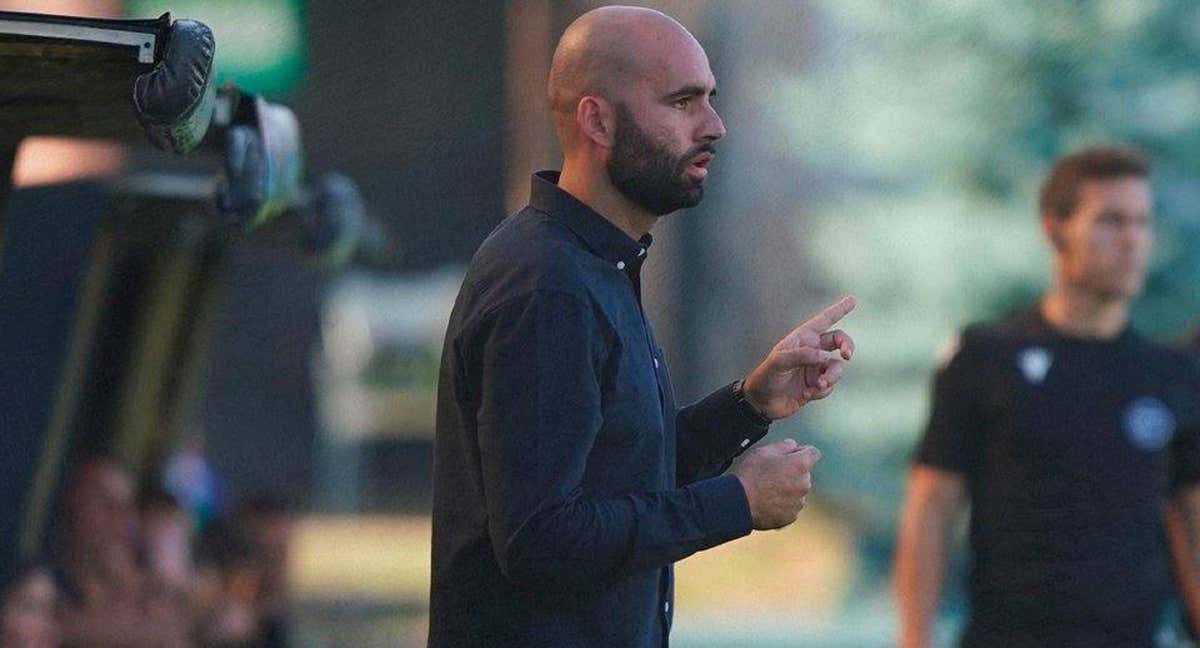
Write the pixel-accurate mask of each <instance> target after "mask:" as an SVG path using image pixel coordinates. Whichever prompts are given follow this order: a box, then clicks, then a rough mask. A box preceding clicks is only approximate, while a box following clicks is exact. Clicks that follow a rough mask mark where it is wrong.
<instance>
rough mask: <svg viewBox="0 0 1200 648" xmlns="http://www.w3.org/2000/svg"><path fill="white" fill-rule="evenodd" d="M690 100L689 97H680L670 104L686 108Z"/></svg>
mask: <svg viewBox="0 0 1200 648" xmlns="http://www.w3.org/2000/svg"><path fill="white" fill-rule="evenodd" d="M691 101H692V98H691V97H680V98H678V99H676V100H675V101H672V102H671V105H672V106H674V107H676V108H679V109H681V110H682V109H684V108H687V107H688V104H690V103H691Z"/></svg>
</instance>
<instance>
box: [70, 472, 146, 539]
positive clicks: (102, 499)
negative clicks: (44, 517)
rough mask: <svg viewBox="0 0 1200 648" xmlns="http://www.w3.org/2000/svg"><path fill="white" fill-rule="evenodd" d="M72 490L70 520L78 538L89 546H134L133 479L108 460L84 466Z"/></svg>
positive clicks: (73, 532) (73, 531)
mask: <svg viewBox="0 0 1200 648" xmlns="http://www.w3.org/2000/svg"><path fill="white" fill-rule="evenodd" d="M84 470H85V474H84V476H83V478H81V479H80V480H79V483H78V484H76V486H75V492H74V493H72V500H73V501H72V503H71V504H72V506H71V510H70V514H71V516H72V519H71V520H69V523H70V525H71V533H72V535H73V536H74V539H75V540H76V541H77V542H79V543H81V544H82V545H85V546H91V547H97V548H109V547H116V546H132V543H133V537H132V536H133V531H134V529H135V512H136V509H135V507H134V505H133V480H132V478H131V477H130V476H129V475H128V474H126V473H125V472H124V471H123V470H121V469H119V468H117V467H114V466H109V465H107V464H103V463H101V464H93V465H90V466H87V467H85V468H84Z"/></svg>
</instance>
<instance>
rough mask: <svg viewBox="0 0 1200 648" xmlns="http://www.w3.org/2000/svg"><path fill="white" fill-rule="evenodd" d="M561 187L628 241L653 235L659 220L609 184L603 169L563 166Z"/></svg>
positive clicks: (560, 180)
mask: <svg viewBox="0 0 1200 648" xmlns="http://www.w3.org/2000/svg"><path fill="white" fill-rule="evenodd" d="M558 187H559V189H562V190H563V191H565V192H567V193H569V194H571V195H572V196H575V198H576V199H577V200H579V202H582V203H583V204H585V205H587V206H588V207H591V208H592V211H595V212H596V213H597V214H600V215H601V216H603V217H604V218H605V219H607V220H608V221H609V222H611V223H612V224H613V225H616V226H617V227H618V228H620V230H621V231H622V232H625V234H626V235H627V236H629V238H631V239H633V240H635V241H636V240H638V239H640V238H642V237H643V236H645V235H646V234H649V233H650V229H651V228H652V227H654V223H655V222H657V221H658V217H657V216H655V215H654V214H651V213H650V212H647V211H646V210H644V209H642V208H641V207H638V206H637V205H635V204H634V203H632V202H630V201H629V199H628V198H626V197H625V196H624V195H623V194H622V193H621V192H619V191H617V189H616V187H613V186H612V183H611V182H609V181H608V178H607V176H605V175H604V170H603V169H585V168H581V166H580V165H573V164H571V162H570V161H567V162H564V163H563V169H562V174H561V175H559V178H558Z"/></svg>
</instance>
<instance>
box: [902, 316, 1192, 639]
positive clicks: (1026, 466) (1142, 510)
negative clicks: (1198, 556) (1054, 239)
mask: <svg viewBox="0 0 1200 648" xmlns="http://www.w3.org/2000/svg"><path fill="white" fill-rule="evenodd" d="M915 461H916V462H917V463H919V464H923V465H928V466H932V467H935V468H940V469H943V470H948V471H952V472H956V473H960V474H962V475H963V476H964V477H965V478H966V482H967V490H968V494H969V497H970V501H971V525H970V545H971V551H972V558H973V564H972V568H971V577H970V583H969V593H970V605H971V614H970V619H969V621H968V624H967V629H966V632H965V634H964V637H963V645H965V646H990V645H997V646H999V645H1003V646H1005V647H1011V646H1049V645H1054V646H1089V647H1090V646H1108V645H1113V646H1143V645H1144V646H1148V645H1151V636H1152V634H1153V631H1154V629H1155V626H1156V624H1157V621H1158V618H1159V615H1160V614H1161V610H1162V606H1163V603H1164V601H1165V598H1166V596H1167V595H1168V593H1169V587H1170V571H1169V560H1168V554H1167V548H1166V543H1165V536H1164V532H1163V514H1164V507H1165V504H1166V499H1167V497H1168V495H1169V494H1170V493H1171V492H1172V491H1173V490H1174V489H1176V488H1179V487H1181V486H1183V485H1187V484H1190V483H1193V482H1196V481H1198V480H1200V368H1198V367H1197V366H1196V364H1195V363H1194V362H1193V361H1192V360H1191V359H1190V358H1189V357H1187V356H1185V355H1183V354H1181V353H1177V352H1174V351H1171V350H1169V349H1166V348H1164V347H1161V346H1158V345H1155V344H1152V343H1150V342H1149V341H1147V340H1145V339H1144V338H1142V337H1141V336H1139V335H1138V334H1137V333H1135V332H1133V331H1131V330H1126V331H1124V332H1123V333H1121V334H1120V335H1119V336H1117V337H1116V338H1115V339H1112V340H1094V339H1084V338H1077V337H1070V336H1067V335H1063V334H1061V333H1058V332H1056V331H1054V330H1053V329H1052V328H1051V327H1050V326H1049V325H1048V324H1047V323H1046V321H1045V320H1044V318H1043V317H1042V316H1041V314H1040V310H1039V309H1036V308H1034V309H1030V310H1027V311H1024V312H1021V313H1019V314H1017V315H1015V316H1013V317H1012V318H1010V319H1008V320H1006V321H1004V322H1001V323H999V324H996V325H989V326H972V327H969V328H968V329H967V330H966V331H965V332H964V333H963V334H962V336H961V338H960V341H959V345H958V349H957V350H956V351H955V352H954V354H953V356H952V357H951V358H950V359H949V361H948V362H947V364H946V365H945V366H944V367H943V368H942V369H941V370H940V371H939V372H938V374H937V376H936V379H935V383H934V395H933V408H932V412H931V414H930V420H929V427H928V429H927V430H926V432H925V436H924V438H923V439H922V440H921V442H920V444H919V445H918V447H917V451H916V455H915Z"/></svg>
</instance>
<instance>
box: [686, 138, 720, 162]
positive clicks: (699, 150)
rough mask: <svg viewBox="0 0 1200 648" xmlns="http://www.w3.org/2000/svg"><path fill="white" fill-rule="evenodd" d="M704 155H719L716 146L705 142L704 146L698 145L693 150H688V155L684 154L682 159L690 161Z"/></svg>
mask: <svg viewBox="0 0 1200 648" xmlns="http://www.w3.org/2000/svg"><path fill="white" fill-rule="evenodd" d="M703 153H708V154H711V155H716V154H717V147H716V145H715V144H713V143H712V142H704V143H703V144H697V145H696V146H693V147H692V148H690V149H688V151H687V153H684V154H683V158H682V159H684V160H690V159H692V158H694V157H697V156H699V155H701V154H703Z"/></svg>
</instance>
